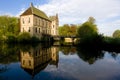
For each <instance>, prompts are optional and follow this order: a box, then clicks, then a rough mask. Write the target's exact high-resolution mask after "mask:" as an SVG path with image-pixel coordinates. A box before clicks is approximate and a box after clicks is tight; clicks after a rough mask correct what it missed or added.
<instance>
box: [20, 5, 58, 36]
mask: <svg viewBox="0 0 120 80" xmlns="http://www.w3.org/2000/svg"><path fill="white" fill-rule="evenodd" d="M58 26H59V19H58V14H56V15H55V16H50V17H48V16H47V15H46V14H45V13H44V12H43V11H41V10H39V9H37V8H35V7H34V6H33V4H32V3H31V4H30V7H29V8H28V9H27V10H25V11H24V12H23V13H22V14H21V15H20V32H29V33H30V35H31V36H36V37H38V38H41V37H42V36H43V35H51V36H55V35H58Z"/></svg>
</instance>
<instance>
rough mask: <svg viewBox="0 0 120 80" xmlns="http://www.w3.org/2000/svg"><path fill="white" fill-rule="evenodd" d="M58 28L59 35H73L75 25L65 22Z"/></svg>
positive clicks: (74, 33) (75, 28)
mask: <svg viewBox="0 0 120 80" xmlns="http://www.w3.org/2000/svg"><path fill="white" fill-rule="evenodd" d="M58 30H59V35H61V36H75V35H76V30H77V26H76V25H74V24H71V25H68V24H65V25H63V26H61V27H59V29H58Z"/></svg>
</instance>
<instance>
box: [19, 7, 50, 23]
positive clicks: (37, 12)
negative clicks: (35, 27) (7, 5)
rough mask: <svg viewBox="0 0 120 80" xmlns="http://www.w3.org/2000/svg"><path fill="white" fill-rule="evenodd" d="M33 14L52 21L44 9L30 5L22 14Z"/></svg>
mask: <svg viewBox="0 0 120 80" xmlns="http://www.w3.org/2000/svg"><path fill="white" fill-rule="evenodd" d="M31 14H33V15H36V16H39V17H41V18H44V19H46V20H49V21H50V19H49V18H48V17H47V15H46V14H45V13H44V12H43V11H41V10H39V9H37V8H35V7H34V6H30V7H29V8H28V9H27V10H26V11H25V12H23V13H22V14H21V15H20V16H26V15H31Z"/></svg>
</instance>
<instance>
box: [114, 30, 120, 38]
mask: <svg viewBox="0 0 120 80" xmlns="http://www.w3.org/2000/svg"><path fill="white" fill-rule="evenodd" d="M113 37H114V38H120V30H116V31H115V32H114V33H113Z"/></svg>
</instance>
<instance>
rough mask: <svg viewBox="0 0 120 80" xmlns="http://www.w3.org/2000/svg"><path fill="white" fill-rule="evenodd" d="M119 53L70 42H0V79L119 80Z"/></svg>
mask: <svg viewBox="0 0 120 80" xmlns="http://www.w3.org/2000/svg"><path fill="white" fill-rule="evenodd" d="M119 75H120V54H119V53H115V52H108V51H96V50H95V51H92V50H86V49H81V48H76V47H71V46H64V47H58V46H43V45H38V46H34V45H33V46H31V45H26V46H25V45H24V46H21V45H14V46H12V45H1V46H0V80H120V76H119Z"/></svg>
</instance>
